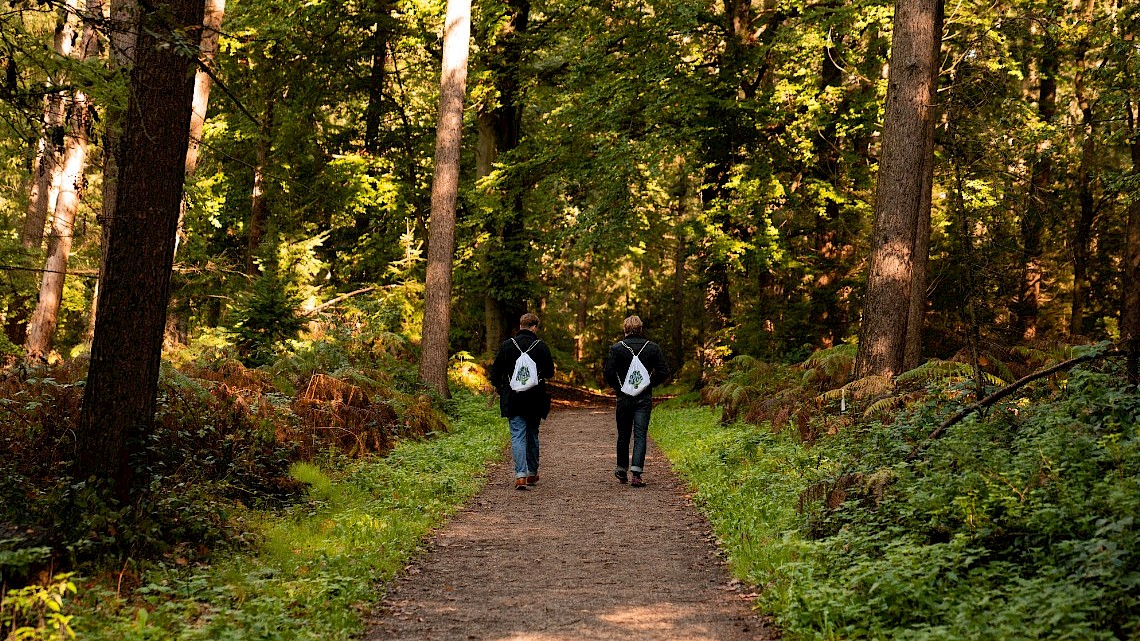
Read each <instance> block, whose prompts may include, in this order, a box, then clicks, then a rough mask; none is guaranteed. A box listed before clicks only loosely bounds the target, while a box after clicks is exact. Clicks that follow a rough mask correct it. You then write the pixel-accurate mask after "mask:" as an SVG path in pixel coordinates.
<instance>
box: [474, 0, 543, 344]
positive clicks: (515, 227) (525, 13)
mask: <svg viewBox="0 0 1140 641" xmlns="http://www.w3.org/2000/svg"><path fill="white" fill-rule="evenodd" d="M507 5H508V8H509V11H510V12H511V18H510V20H508V21H507V23H506V24H505V25H504V26H503V28H502V29H501V30H500V31H499V33H498V34H496V43H495V46H494V48H493V49H492V50H491V52H490V53H489V56H488V58H489V61H490V62H489V66H490V68H491V74H492V82H493V83H494V86H495V89H496V91H497V92H498V96H497V100H496V102H495V105H494V107H493V108H491V109H490V110H489V111H485V112H483V113H481V114H480V117H479V143H478V147H477V149H476V163H477V164H478V165H481V166H482V167H483V169H484V170H485V171H487V173H490V171H491V169H492V167H493V164H494V162H495V160H496V159H497V158H498V157H499V154H501V153H503V152H509V151H511V150H513V149H515V148H517V147H518V146H519V143H520V142H521V140H522V111H523V105H522V98H523V97H522V80H521V78H520V76H521V73H522V68H521V67H522V59H523V53H524V52H523V50H522V46H523V41H522V40H521V38H520V36H522V35H523V34H524V33H525V32H526V30H527V27H528V25H529V24H530V1H529V0H509V1H508V3H507ZM483 175H485V174H483ZM480 177H481V176H480ZM504 202H505V204H506V206H505V208H504V209H505V211H504V212H503V217H502V224H501V225H500V226H499V227H498V228H497V229H494V230H493V231H492V232H491V233H492V234H493V235H494V236H496V239H495V240H496V243H497V245H498V247H499V248H501V251H497V252H492V253H491V254H490V255H489V256H488V257H487V260H486V265H485V269H486V270H487V273H488V279H489V280H490V281H491V285H492V286H491V287H490V288H488V294H487V298H488V299H489V302H488V303H487V304H486V305H485V306H484V309H485V310H486V312H487V313H486V315H485V318H484V322H485V325H486V336H487V349H488V351H493V350H494V349H496V348H497V347H498V346H499V342H498V341H501V340H504V339H505V337H507V336H509V335H510V334H511V333H512V331H513V330H514V329H515V328H517V326H518V325H517V323H518V319H519V316H521V315H522V314H524V313H526V310H527V302H528V301H527V297H526V294H525V292H526V291H527V289H528V287H527V285H526V284H527V281H528V276H527V270H526V267H527V262H528V261H527V260H526V259H525V258H524V257H525V256H527V255H529V254H530V250H529V246H530V242H529V238H528V237H527V235H526V233H527V228H526V225H525V224H524V223H523V199H522V190H521V189H520V188H518V187H515V188H513V189H512V190H511V191H510V193H507V194H505V197H504ZM494 244H495V243H493V245H494ZM495 324H497V326H495Z"/></svg>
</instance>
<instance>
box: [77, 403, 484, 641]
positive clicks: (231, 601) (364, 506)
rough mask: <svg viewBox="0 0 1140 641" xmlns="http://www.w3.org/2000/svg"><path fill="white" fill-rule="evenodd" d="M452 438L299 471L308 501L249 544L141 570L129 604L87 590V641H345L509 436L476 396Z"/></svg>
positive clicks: (274, 519)
mask: <svg viewBox="0 0 1140 641" xmlns="http://www.w3.org/2000/svg"><path fill="white" fill-rule="evenodd" d="M456 416H457V418H456V422H455V425H454V428H453V429H452V431H451V432H450V433H448V434H446V435H440V436H439V437H438V438H435V439H431V440H426V441H404V442H403V443H402V444H401V445H400V446H399V447H398V448H397V449H396V450H394V451H392V452H391V453H390V454H389V455H388V456H387V457H384V458H380V457H372V458H365V459H360V460H357V461H352V462H348V461H344V460H335V461H330V462H332V463H334V467H332V468H326V467H323V466H317V465H314V464H298V465H294V466H293V468H292V473H293V474H294V476H295V478H297V479H299V480H301V481H303V482H305V483H306V484H309V485H310V486H311V489H310V491H309V493H308V497H307V500H306V501H304V502H301V503H298V504H297V505H295V506H293V507H291V508H288V509H287V510H285V511H283V512H270V511H246V512H243V513H242V514H241V515H240V518H239V519H238V520H237V521H236V522H237V523H241V524H242V525H243V526H244V527H246V528H250V529H251V530H252V532H249V533H247V534H246V535H245V536H248V537H249V538H251V539H253V540H256V541H257V544H256V545H253V546H250V547H248V548H246V549H244V550H242V551H240V552H235V553H231V554H228V555H225V556H223V557H221V558H216V559H214V560H212V561H211V562H210V564H209V565H206V564H196V565H194V566H188V565H180V564H179V563H177V562H176V561H177V559H174V561H175V562H169V563H159V564H152V565H147V566H145V567H144V568H143V569H141V574H140V575H139V582H140V586H139V588H138V589H137V590H136V591H135V596H134V597H128V596H127V595H125V594H120V593H117V592H116V590H115V589H114V586H113V585H108V586H99V587H96V588H92V589H91V590H87V591H85V593H84V594H82V595H81V597H82V598H83V599H84V602H83V605H84V607H85V608H87V610H86V614H85V615H84V617H83V618H82V619H81V620H79V619H77V622H76V630H77V632H78V633H79V634H80V635H81V636H82V638H84V639H90V640H92V641H99V640H103V639H168V638H181V639H250V638H259V639H282V640H284V639H352V638H356V637H357V636H358V635H359V634H360V633H361V631H363V629H364V620H363V619H364V616H365V614H366V613H367V612H368V611H369V608H370V607H371V606H370V604H372V603H374V602H375V601H376V599H377V592H376V590H377V588H376V586H377V584H378V583H380V582H383V581H387V580H390V579H391V578H393V577H394V576H395V574H396V573H397V572H398V571H399V570H401V569H402V568H404V567H405V565H406V563H407V561H408V559H409V557H410V556H411V555H412V554H414V553H415V552H416V551H417V549H419V545H420V542H421V541H422V539H423V537H424V536H425V535H427V534H428V533H429V532H430V531H431V530H432V528H434V527H436V526H438V525H439V523H440V522H441V521H442V519H443V518H445V517H446V516H447V515H448V514H450V513H451V512H453V511H454V510H455V509H456V508H457V507H458V506H459V505H461V504H462V503H463V502H464V501H465V500H466V499H468V498H469V497H470V496H472V495H473V494H474V493H475V492H477V491H478V490H479V489H480V487H481V486H482V484H483V482H484V476H483V470H484V468H485V466H486V463H487V461H488V460H490V459H493V458H495V457H497V456H499V455H500V453H501V451H502V447H503V445H504V444H505V440H506V434H505V431H504V430H502V428H501V423H500V422H499V421H497V420H495V418H494V413H493V412H492V411H491V410H490V409H488V408H487V407H486V404H485V403H484V402H483V400H482V399H481V398H478V397H474V396H470V395H466V394H461V395H460V398H459V401H458V405H457V413H456Z"/></svg>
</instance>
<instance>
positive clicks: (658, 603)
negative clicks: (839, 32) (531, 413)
mask: <svg viewBox="0 0 1140 641" xmlns="http://www.w3.org/2000/svg"><path fill="white" fill-rule="evenodd" d="M599 399H604V397H597V398H594V399H591V398H581V399H574V400H573V401H571V402H565V403H563V404H561V406H562V407H567V406H569V407H571V408H573V409H560V410H556V411H555V412H554V413H552V414H551V418H550V420H548V421H544V422H543V424H542V428H541V432H540V435H541V444H542V466H541V470H540V474H541V480H540V481H539V482H538V484H537V485H535V486H533V487H531V488H530V489H528V490H526V491H517V490H515V489H514V487H513V482H514V472H513V467H512V465H511V462H510V460H509V459H510V457H509V455H508V456H507V457H506V459H507V460H506V461H504V462H502V463H498V464H496V465H495V466H494V467H493V468H492V469H491V471H490V480H489V482H488V484H487V486H486V487H485V489H484V490H483V492H482V493H481V494H480V495H479V496H477V497H476V498H475V499H474V500H473V501H472V502H471V503H470V504H469V505H468V506H467V507H466V508H465V509H464V510H463V511H461V512H460V513H459V514H457V515H456V516H455V517H454V518H453V519H452V520H451V521H450V522H449V523H448V524H447V525H446V526H445V527H443V528H442V529H441V530H440V531H439V532H437V533H436V535H435V537H434V539H433V540H431V541H430V542H429V544H428V546H427V549H426V551H425V552H424V553H423V555H422V556H421V557H419V558H418V559H417V560H415V561H414V562H413V563H412V564H411V565H410V566H408V568H407V570H406V571H405V572H404V573H403V575H402V577H401V578H400V579H398V580H397V581H396V582H395V584H394V585H393V586H392V587H391V590H390V591H389V593H388V594H387V596H386V598H385V599H384V601H383V603H382V604H381V606H380V607H379V608H378V610H377V611H376V612H375V613H374V618H373V620H372V621H371V626H370V630H369V632H368V634H367V635H366V638H367V639H368V640H369V641H381V640H387V639H408V640H411V639H417V640H419V639H423V640H441V639H449V640H450V639H480V640H484V641H491V640H494V641H572V640H573V641H577V640H583V639H606V640H612V639H636V640H637V641H653V640H656V639H662V640H664V639H669V640H671V641H698V640H699V641H713V640H718V641H744V640H746V639H749V640H756V639H772V638H775V637H776V636H777V635H776V633H775V631H774V630H773V629H772V628H771V626H770V625H769V624H767V623H766V622H765V621H764V620H763V619H762V618H760V617H758V616H756V615H755V614H754V613H753V612H752V610H751V609H750V607H749V604H750V598H749V596H750V595H747V594H744V592H746V591H747V590H746V589H745V586H742V585H741V584H740V583H739V582H737V581H734V580H731V579H730V577H729V574H728V571H727V569H726V568H725V566H724V563H723V561H722V560H721V559H720V558H719V556H718V553H717V550H716V548H715V546H714V544H713V537H712V536H711V534H710V530H709V527H708V524H707V522H706V521H705V520H704V519H703V518H702V517H701V516H700V515H699V514H698V512H697V511H696V509H695V508H694V507H693V506H692V504H691V503H690V501H689V500H688V497H687V496H686V493H685V489H684V486H683V485H682V484H681V483H680V482H679V481H678V479H677V477H676V476H674V475H673V473H672V472H671V471H670V470H669V464H668V462H667V461H666V459H665V457H664V456H663V455H662V454H661V451H660V450H658V449H657V448H656V446H655V445H653V444H652V443H651V444H650V449H649V453H648V457H647V460H646V473H645V480H646V482H647V483H648V486H647V487H644V488H632V487H630V486H628V485H621V484H619V483H618V481H617V479H615V478H614V476H613V443H614V439H615V436H616V429H615V426H614V419H613V409H612V405H611V406H609V407H606V408H602V407H595V408H592V409H591V408H583V407H582V405H587V404H590V401H591V400H592V401H595V402H596V401H598V400H599ZM556 406H558V405H556ZM504 423H505V421H504ZM503 429H506V427H505V425H504V427H503Z"/></svg>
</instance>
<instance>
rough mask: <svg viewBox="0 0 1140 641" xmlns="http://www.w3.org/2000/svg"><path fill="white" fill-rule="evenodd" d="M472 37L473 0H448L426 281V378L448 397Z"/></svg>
mask: <svg viewBox="0 0 1140 641" xmlns="http://www.w3.org/2000/svg"><path fill="white" fill-rule="evenodd" d="M470 40H471V0H448V2H447V23H446V26H445V29H444V36H443V69H442V73H441V74H440V82H439V125H438V126H437V127H436V142H435V175H434V177H433V178H432V188H431V223H430V225H431V227H430V230H429V232H428V255H427V279H426V281H425V283H424V289H425V293H424V328H423V355H422V357H421V358H420V372H419V373H420V378H421V379H422V380H423V381H424V382H425V383H427V384H428V385H429V386H431V387H432V388H434V389H435V390H436V391H437V392H439V394H440V395H441V396H443V397H444V398H450V397H451V391H450V390H449V389H448V386H447V361H448V343H449V341H448V334H449V331H450V329H451V262H452V254H453V253H454V250H455V204H456V201H457V199H458V197H459V152H460V145H459V143H460V138H461V136H462V134H463V98H464V94H465V93H466V91H467V52H468V51H469V49H470Z"/></svg>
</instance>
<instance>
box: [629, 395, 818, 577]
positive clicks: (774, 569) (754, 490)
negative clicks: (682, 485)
mask: <svg viewBox="0 0 1140 641" xmlns="http://www.w3.org/2000/svg"><path fill="white" fill-rule="evenodd" d="M650 432H651V435H652V436H653V439H654V440H655V441H656V442H657V444H658V445H659V446H660V447H661V449H662V450H664V452H665V454H666V455H667V456H668V458H669V460H670V462H671V463H672V465H673V468H674V469H675V470H677V471H678V472H679V473H680V474H681V475H682V476H683V477H684V478H685V479H686V481H687V482H688V483H689V485H690V486H691V487H692V488H693V490H694V491H695V494H694V501H695V502H696V504H697V506H698V507H699V508H700V509H701V510H702V511H703V512H704V513H705V514H706V515H707V516H708V518H709V520H710V522H711V523H712V526H713V530H714V532H715V533H716V536H717V538H718V542H719V544H720V546H721V548H722V549H723V550H724V551H725V552H726V554H727V555H728V564H729V568H730V570H731V571H732V573H733V575H734V576H736V577H737V578H739V579H741V580H743V581H746V582H748V583H750V584H753V585H758V586H763V587H764V588H765V589H767V590H780V589H782V588H783V587H784V586H783V584H782V581H781V580H782V578H783V576H784V569H785V568H786V567H787V566H788V564H790V563H794V562H796V561H797V560H798V559H799V558H800V556H801V554H802V553H803V551H804V550H805V549H806V545H807V544H806V543H805V541H804V540H803V538H802V537H801V535H800V534H799V529H800V528H801V527H803V526H804V524H805V518H806V517H804V516H803V515H802V514H800V513H798V512H797V510H796V505H797V502H798V495H799V492H800V491H801V490H802V489H803V488H805V487H807V486H808V485H810V484H811V483H814V482H816V481H817V480H819V479H820V478H823V477H824V476H826V475H827V474H828V473H829V472H831V471H833V467H834V465H833V463H832V462H831V461H829V460H827V459H826V458H823V457H820V456H816V455H815V453H813V452H811V451H810V450H805V449H804V448H802V447H800V446H799V445H798V444H796V443H795V442H794V441H793V440H792V437H790V436H788V435H786V434H777V433H773V432H772V431H771V430H770V429H769V428H767V427H762V428H761V427H756V426H753V425H747V424H743V423H733V424H731V425H721V424H720V421H719V413H718V412H715V411H713V410H711V409H709V408H707V407H679V408H678V407H675V406H669V405H666V406H663V407H660V408H658V409H656V410H654V412H653V424H652V426H651V430H650Z"/></svg>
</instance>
